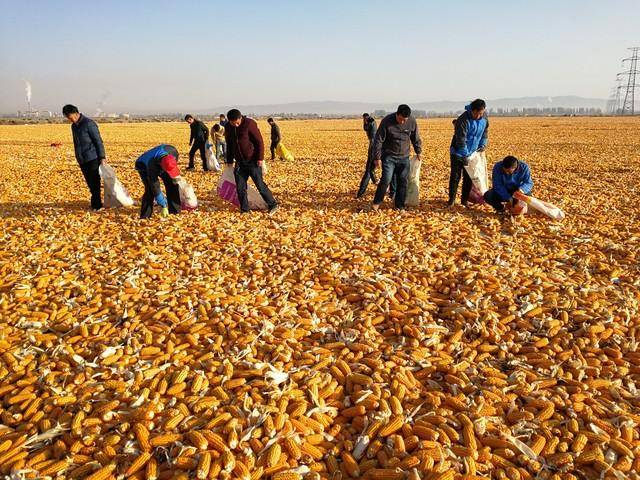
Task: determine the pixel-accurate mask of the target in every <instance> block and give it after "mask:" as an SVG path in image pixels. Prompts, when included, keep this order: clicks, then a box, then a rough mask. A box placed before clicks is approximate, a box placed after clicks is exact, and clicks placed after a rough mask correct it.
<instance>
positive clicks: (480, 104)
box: [471, 98, 487, 112]
mask: <svg viewBox="0 0 640 480" xmlns="http://www.w3.org/2000/svg"><path fill="white" fill-rule="evenodd" d="M485 108H487V103H486V102H485V101H484V100H482V99H481V98H476V99H475V100H474V101H473V102H471V110H475V111H476V112H478V111H480V110H484V109H485Z"/></svg>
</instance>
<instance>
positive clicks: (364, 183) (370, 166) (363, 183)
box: [358, 142, 395, 197]
mask: <svg viewBox="0 0 640 480" xmlns="http://www.w3.org/2000/svg"><path fill="white" fill-rule="evenodd" d="M369 181H372V182H373V183H377V179H376V165H375V163H374V159H373V142H369V151H368V154H367V166H366V167H365V169H364V174H363V175H362V180H360V188H359V189H358V197H361V196H362V195H364V194H365V192H366V191H367V187H368V186H369ZM394 190H395V189H394Z"/></svg>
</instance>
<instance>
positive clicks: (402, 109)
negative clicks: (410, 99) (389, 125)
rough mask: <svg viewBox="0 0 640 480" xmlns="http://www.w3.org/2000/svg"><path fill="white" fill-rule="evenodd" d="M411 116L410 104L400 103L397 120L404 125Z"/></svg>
mask: <svg viewBox="0 0 640 480" xmlns="http://www.w3.org/2000/svg"><path fill="white" fill-rule="evenodd" d="M410 116H411V107H409V105H405V104H402V105H398V110H397V111H396V121H397V122H398V123H399V124H400V125H402V124H403V123H405V122H406V121H407V120H409V117H410Z"/></svg>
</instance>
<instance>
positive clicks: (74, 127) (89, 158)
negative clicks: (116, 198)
mask: <svg viewBox="0 0 640 480" xmlns="http://www.w3.org/2000/svg"><path fill="white" fill-rule="evenodd" d="M62 114H63V115H64V116H65V117H66V118H67V120H69V121H70V122H71V133H72V134H73V147H74V150H75V154H76V160H77V161H78V165H80V170H82V174H83V175H84V180H85V182H86V183H87V187H89V191H90V192H91V209H92V210H93V211H96V212H97V211H98V210H101V209H102V196H101V194H100V171H99V168H100V164H101V163H102V162H103V161H104V160H105V158H106V156H105V153H104V144H103V143H102V137H101V136H100V130H98V125H96V122H94V121H93V120H91V119H90V118H89V117H85V116H84V115H82V114H81V113H80V112H79V111H78V108H77V107H75V106H74V105H65V106H64V107H63V108H62Z"/></svg>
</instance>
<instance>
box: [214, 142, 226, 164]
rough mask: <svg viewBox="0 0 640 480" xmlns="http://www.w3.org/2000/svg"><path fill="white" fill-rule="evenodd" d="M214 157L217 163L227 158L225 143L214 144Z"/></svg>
mask: <svg viewBox="0 0 640 480" xmlns="http://www.w3.org/2000/svg"><path fill="white" fill-rule="evenodd" d="M216 155H217V157H218V160H219V161H222V159H224V158H227V142H216Z"/></svg>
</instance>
